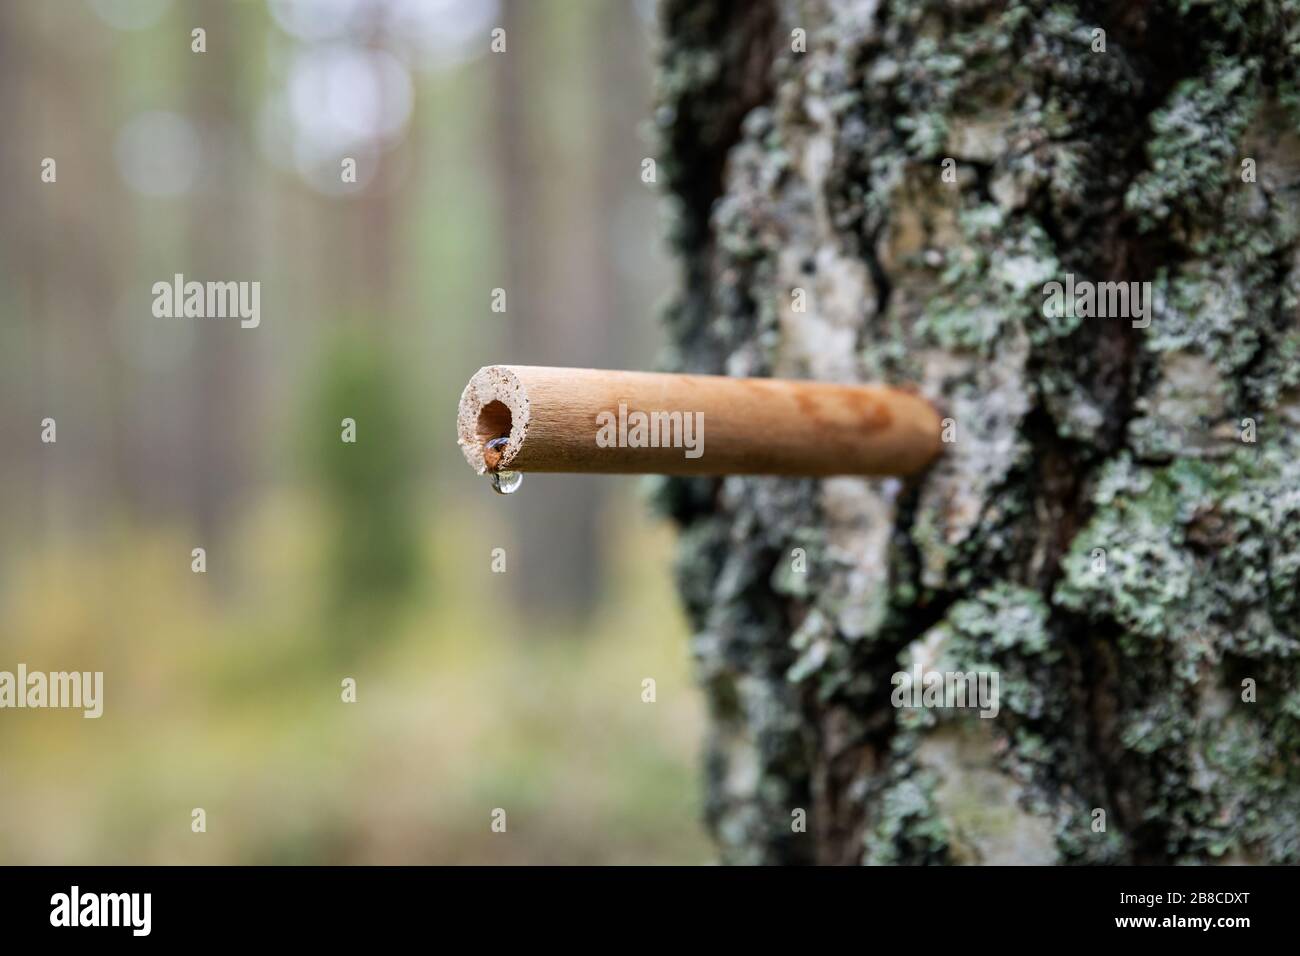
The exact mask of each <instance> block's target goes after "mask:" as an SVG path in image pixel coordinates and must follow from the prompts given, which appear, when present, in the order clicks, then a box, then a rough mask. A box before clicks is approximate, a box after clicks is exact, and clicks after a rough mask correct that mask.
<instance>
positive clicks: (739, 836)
mask: <svg viewBox="0 0 1300 956" xmlns="http://www.w3.org/2000/svg"><path fill="white" fill-rule="evenodd" d="M1298 8H1300V4H1297V3H1296V2H1294V0H1289V2H1276V0H1273V2H1265V3H1260V4H1255V5H1251V6H1250V7H1249V8H1243V7H1239V6H1238V5H1237V4H1234V3H1230V2H1227V0H1209V2H1205V3H1198V4H1187V3H1146V2H1131V0H1129V2H1123V3H1119V2H1116V3H1085V4H1075V3H1052V4H1047V3H982V2H978V0H975V2H965V3H960V4H952V3H949V2H933V3H896V2H894V3H891V2H877V0H834V2H832V0H806V2H798V0H762V2H755V3H748V4H730V3H723V2H701V0H669V2H666V3H664V4H663V5H662V8H661V18H662V22H663V27H664V33H665V38H664V46H663V49H662V52H661V63H660V78H659V84H660V89H659V97H660V103H659V107H658V112H657V114H656V115H657V117H658V122H659V125H660V132H661V135H662V150H661V154H660V162H661V171H662V175H663V176H664V179H666V181H667V187H668V192H669V194H670V196H671V198H672V205H673V207H674V225H673V242H674V245H675V249H676V252H677V254H678V257H679V262H680V265H681V271H682V287H681V290H680V292H679V295H678V297H677V299H676V301H675V302H674V303H673V305H672V306H671V308H670V309H669V311H668V315H667V321H668V325H669V330H670V334H671V337H672V341H673V351H672V352H671V353H670V358H669V364H671V365H673V366H675V367H678V368H682V369H689V370H693V371H707V372H727V373H731V374H737V375H780V376H795V377H810V378H817V379H828V380H843V381H874V380H887V381H893V382H915V383H918V385H919V387H920V388H921V389H922V390H923V391H924V393H925V394H926V395H928V396H929V397H931V398H932V399H933V400H935V401H936V403H938V404H939V405H940V407H941V408H942V409H943V410H944V414H945V415H947V416H950V417H951V418H952V419H953V421H954V422H955V429H956V442H955V443H954V444H952V445H950V446H948V452H947V454H946V455H945V457H944V458H943V460H942V461H941V462H940V463H939V464H938V465H937V466H936V467H935V468H934V469H933V470H932V471H931V472H930V473H929V474H928V475H926V476H925V477H924V478H922V479H920V480H918V481H915V482H910V483H903V482H898V481H892V480H883V481H866V480H857V479H836V480H829V481H822V482H814V481H790V480H776V479H766V478H758V479H743V480H741V479H732V480H727V481H722V482H719V481H712V480H674V481H672V482H669V483H667V484H665V486H664V488H663V492H662V495H661V498H662V505H663V507H664V508H665V509H666V510H668V511H669V512H670V513H672V514H673V515H674V516H675V517H676V519H677V520H678V521H679V522H680V523H681V524H682V526H683V533H682V542H681V545H680V556H679V575H680V587H681V590H682V593H683V595H684V598H685V601H686V604H687V606H688V609H689V613H690V615H691V619H692V624H693V628H694V630H695V633H696V636H695V638H694V651H695V655H696V657H697V660H698V666H699V670H700V675H701V679H702V681H703V683H704V685H705V686H706V688H707V694H708V699H709V702H710V706H711V711H712V729H711V737H710V744H709V757H708V781H707V786H708V794H707V814H708V817H709V821H710V824H711V826H712V828H713V830H714V832H715V835H716V837H717V839H718V841H719V843H720V845H721V847H722V850H723V854H724V858H726V859H728V860H731V861H737V862H813V861H816V862H871V863H877V862H878V863H954V862H985V863H993V862H1021V863H1030V862H1103V861H1105V862H1135V863H1164V862H1214V861H1220V862H1260V861H1288V862H1297V861H1300V758H1298V757H1297V753H1300V690H1298V689H1297V683H1296V677H1297V668H1296V661H1297V660H1300V656H1298V654H1300V642H1297V633H1300V623H1297V622H1298V620H1300V615H1298V614H1297V611H1298V610H1300V597H1298V596H1297V593H1298V592H1297V587H1296V585H1297V583H1300V582H1298V581H1297V573H1298V571H1300V492H1298V491H1297V489H1298V488H1300V460H1298V459H1297V455H1296V451H1297V448H1296V445H1297V439H1296V437H1295V435H1296V426H1297V424H1300V401H1298V396H1297V388H1296V386H1297V383H1298V381H1300V324H1298V323H1297V300H1298V292H1300V255H1298V249H1300V246H1298V245H1297V233H1298V232H1300V228H1298V227H1300V136H1298V135H1297V132H1298V130H1300V87H1298V86H1297V77H1296V67H1295V64H1296V62H1297V61H1296V59H1295V57H1296V55H1297V52H1300V27H1298V26H1297V23H1298ZM796 29H801V30H805V31H806V32H807V52H806V53H800V52H795V51H794V50H793V49H792V41H793V40H794V39H795V38H796V37H797V34H792V31H795V30H796ZM1098 31H1104V41H1102V42H1104V51H1103V50H1102V49H1101V48H1100V46H1101V43H1099V39H1100V38H1101V37H1102V36H1103V35H1102V34H1101V33H1100V32H1098ZM948 158H951V159H953V160H955V166H954V167H953V168H954V169H955V171H956V174H957V176H956V182H954V183H947V182H944V181H943V179H942V172H943V165H944V160H945V159H948ZM1247 159H1249V160H1251V161H1252V163H1251V164H1247V166H1250V165H1253V167H1254V169H1255V170H1256V175H1257V180H1256V181H1243V175H1242V174H1243V169H1244V168H1246V167H1243V161H1245V160H1247ZM1067 273H1073V274H1074V275H1075V276H1076V278H1077V279H1079V280H1084V279H1086V280H1091V281H1095V282H1104V281H1126V282H1127V281H1133V282H1139V281H1141V282H1148V281H1149V282H1150V283H1151V284H1152V290H1153V294H1154V303H1155V304H1154V308H1153V312H1152V314H1151V316H1150V325H1149V327H1147V328H1135V327H1134V326H1133V324H1132V322H1131V321H1130V320H1128V319H1125V318H1073V317H1070V318H1046V317H1044V312H1043V308H1042V307H1043V301H1044V299H1043V287H1044V284H1045V283H1047V282H1050V281H1061V282H1063V281H1064V280H1065V276H1066V274H1067ZM797 289H802V290H804V291H805V294H806V296H807V302H808V308H807V311H806V312H802V313H801V312H797V311H795V309H794V301H795V298H796V297H795V290H797ZM1244 420H1250V422H1249V423H1248V424H1246V425H1245V426H1243V421H1244ZM1252 427H1254V428H1256V429H1257V436H1254V437H1257V439H1258V440H1257V441H1254V442H1251V441H1249V438H1250V437H1252V436H1251V434H1250V429H1251V428H1252ZM1243 436H1244V437H1245V438H1246V439H1247V440H1243ZM797 549H803V552H806V554H807V570H806V572H802V573H801V572H800V570H799V564H798V555H799V553H800V552H799V551H798V550H797ZM913 663H919V664H921V665H922V666H923V667H924V668H925V669H927V670H940V671H981V670H993V671H996V672H998V674H999V675H1000V698H999V699H1000V712H999V713H998V714H997V716H996V717H995V718H992V719H980V718H979V717H978V716H976V715H975V713H974V712H973V711H965V712H962V713H961V714H956V713H954V712H951V711H949V712H944V713H939V712H936V711H933V710H913V711H909V710H900V709H895V708H894V707H893V706H892V705H891V692H892V690H893V686H892V684H891V677H892V675H893V674H894V673H895V672H897V671H899V670H908V669H910V668H911V666H912V664H913ZM1252 682H1253V683H1252ZM1251 687H1254V688H1255V694H1256V695H1257V698H1256V699H1254V701H1253V702H1252V701H1251V700H1250V699H1243V698H1250V697H1252V695H1251V694H1250V693H1249V688H1251ZM1243 688H1246V689H1245V690H1243ZM799 810H803V811H805V812H806V816H807V832H798V830H799V827H798V820H799V814H798V812H797V811H799ZM1098 811H1104V826H1105V829H1104V830H1101V829H1100V828H1099V826H1097V824H1099V823H1100V822H1101V821H1102V817H1101V816H1100V815H1099V813H1098Z"/></svg>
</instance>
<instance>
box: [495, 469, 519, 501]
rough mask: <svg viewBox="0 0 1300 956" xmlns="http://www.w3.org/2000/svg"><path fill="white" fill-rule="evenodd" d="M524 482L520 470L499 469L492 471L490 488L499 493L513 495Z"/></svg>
mask: <svg viewBox="0 0 1300 956" xmlns="http://www.w3.org/2000/svg"><path fill="white" fill-rule="evenodd" d="M523 483H524V473H523V472H522V471H507V470H505V469H502V470H501V471H494V472H492V490H493V491H495V492H496V493H497V494H499V495H513V494H514V493H515V492H516V491H518V490H519V486H520V485H522V484H523Z"/></svg>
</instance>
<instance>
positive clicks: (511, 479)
mask: <svg viewBox="0 0 1300 956" xmlns="http://www.w3.org/2000/svg"><path fill="white" fill-rule="evenodd" d="M508 444H510V436H509V435H502V436H501V437H500V438H493V439H492V440H491V441H489V442H486V443H485V444H484V445H483V450H484V452H485V454H484V461H485V462H488V461H491V462H498V461H500V460H501V455H502V454H503V453H504V452H505V447H506V445H508ZM486 452H495V453H496V454H494V455H492V456H490V457H489V456H488V455H487V454H486ZM489 476H490V477H491V479H492V490H493V491H495V492H496V493H497V494H499V495H512V494H514V493H515V492H516V491H518V490H519V486H520V485H522V484H523V483H524V473H523V472H522V471H510V470H509V469H502V470H500V471H490V472H489Z"/></svg>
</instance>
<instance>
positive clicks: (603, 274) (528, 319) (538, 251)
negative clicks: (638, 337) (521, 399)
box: [483, 2, 635, 616]
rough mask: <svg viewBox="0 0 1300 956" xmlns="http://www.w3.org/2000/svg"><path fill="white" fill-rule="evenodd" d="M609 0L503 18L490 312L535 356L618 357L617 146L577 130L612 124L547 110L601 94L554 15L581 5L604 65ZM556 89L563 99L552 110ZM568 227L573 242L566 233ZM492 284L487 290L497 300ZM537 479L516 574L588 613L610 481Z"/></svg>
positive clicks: (549, 602)
mask: <svg viewBox="0 0 1300 956" xmlns="http://www.w3.org/2000/svg"><path fill="white" fill-rule="evenodd" d="M607 6H608V5H607V4H599V5H592V4H587V5H584V7H583V15H582V16H580V17H573V14H572V13H571V12H569V11H564V10H562V8H547V7H542V6H535V5H532V4H527V3H517V2H515V3H506V4H504V5H503V8H502V17H501V26H502V27H503V28H504V29H505V31H506V36H507V38H508V39H507V42H508V44H510V45H509V46H508V50H509V53H508V55H506V56H500V57H497V59H498V60H499V61H500V62H499V64H498V65H497V66H496V70H495V72H496V77H497V80H496V82H497V90H496V103H497V108H496V110H495V117H496V126H495V134H496V135H495V144H494V145H495V148H496V151H497V157H496V159H497V179H498V181H499V182H500V183H501V192H502V194H501V196H500V207H499V208H500V216H501V218H500V224H499V229H500V234H501V246H502V248H503V250H504V253H505V255H504V258H505V262H504V270H503V273H502V278H501V282H500V287H501V288H504V289H505V290H506V309H507V310H506V312H505V313H504V314H500V313H488V315H489V318H490V319H491V320H494V321H498V322H500V323H502V324H503V325H504V326H505V327H506V329H507V331H506V335H505V351H504V353H503V355H504V358H503V361H516V360H518V359H519V357H521V356H527V361H528V363H529V364H533V365H560V366H584V365H597V366H599V365H604V364H608V357H609V347H608V323H610V322H611V321H612V320H613V319H614V306H613V295H612V291H611V288H610V283H609V277H610V276H611V274H612V270H613V266H612V264H611V263H610V261H609V253H608V251H607V250H608V248H609V245H610V244H609V242H608V241H606V239H605V237H603V236H602V235H601V234H600V224H601V221H600V217H601V216H602V215H608V209H607V208H605V207H603V206H602V205H601V202H600V200H601V192H600V182H599V180H600V173H601V171H602V169H603V168H604V163H603V160H604V158H605V157H604V156H603V155H601V154H600V153H599V152H598V149H597V147H596V146H595V144H594V143H593V144H592V146H591V148H587V149H584V148H583V146H584V145H585V144H583V143H581V142H577V143H572V142H570V141H571V140H574V139H575V138H581V137H583V136H593V135H599V133H600V132H602V130H600V129H599V124H576V123H575V124H573V125H572V126H570V125H568V124H554V123H550V122H543V121H541V120H540V119H539V117H541V116H550V115H559V114H560V113H561V111H563V110H565V109H567V110H574V109H575V106H574V104H573V100H574V99H575V98H580V97H582V96H583V95H584V94H586V95H589V92H590V90H591V89H592V88H593V86H594V85H595V84H594V83H592V81H591V79H590V77H587V76H583V75H581V74H579V75H578V76H576V77H575V76H573V75H570V71H571V70H573V69H574V66H571V65H569V64H567V63H563V62H558V58H557V57H554V56H547V44H546V43H545V41H544V39H543V38H544V37H545V35H546V32H547V31H548V29H554V27H553V26H552V25H551V23H552V21H553V20H554V19H555V18H556V17H557V16H562V15H566V14H567V15H568V16H569V17H573V19H572V21H571V22H570V24H569V25H572V26H574V27H575V28H576V29H581V30H583V31H585V32H586V33H588V34H589V38H588V41H587V42H586V43H583V44H575V45H577V46H580V48H582V49H584V50H589V51H592V53H593V55H592V57H591V58H590V59H588V58H579V60H578V63H577V64H576V66H577V68H578V69H579V70H581V71H582V72H586V71H591V72H595V70H596V69H597V67H598V64H599V62H600V59H601V58H602V57H601V51H602V50H603V49H604V44H603V42H602V39H603V38H602V36H601V34H602V33H608V29H607V26H606V25H607V24H609V23H611V22H612V18H611V17H610V16H609V15H607V14H608V11H602V8H604V7H607ZM544 98H555V99H556V100H557V101H558V102H559V103H560V104H561V106H560V107H559V109H553V110H548V109H547V108H546V103H545V102H543V99H544ZM587 115H589V116H590V115H592V113H591V112H587ZM593 125H595V126H596V127H597V128H596V130H595V132H594V133H593V131H592V128H591V127H592V126H593ZM593 154H594V156H593ZM593 158H594V159H595V160H596V162H595V163H594V164H592V163H591V160H592V159H593ZM577 164H582V165H577ZM588 164H590V166H589V165H588ZM591 167H594V168H591ZM634 175H635V171H634V170H633V169H629V170H628V177H629V178H628V179H627V180H626V182H629V183H634V182H635V180H634V179H632V178H631V177H632V176H634ZM593 186H594V188H593ZM593 192H594V193H595V195H593ZM558 235H563V236H564V241H563V242H559V241H556V239H555V237H556V236H558ZM490 292H491V290H490V289H484V290H483V302H484V308H485V310H486V308H487V303H488V301H489V298H488V296H489V293H490ZM529 485H530V488H529V491H530V492H531V493H532V494H534V495H536V496H537V498H536V503H535V504H534V506H533V507H531V508H530V509H529V511H528V513H527V515H526V516H524V518H523V520H522V521H521V523H520V525H519V541H518V549H519V556H518V559H517V560H515V561H514V562H513V565H512V566H513V567H515V568H517V569H520V570H518V571H517V572H516V573H513V574H512V575H511V576H510V577H511V584H512V586H513V587H514V588H515V589H516V596H517V597H518V599H519V600H520V602H521V604H522V605H523V606H524V607H527V608H530V609H531V610H532V611H533V612H556V611H560V612H575V611H576V612H577V615H578V616H582V615H583V614H585V613H586V612H588V611H589V610H590V609H591V606H592V603H593V598H594V595H596V594H599V593H600V579H601V577H602V573H603V568H604V560H603V559H602V556H601V554H600V547H599V543H598V542H599V535H598V534H597V527H598V522H599V520H600V517H601V507H602V504H603V502H604V501H605V498H606V495H605V492H604V490H603V483H602V482H601V481H600V479H599V478H596V477H594V476H569V477H568V478H566V479H565V480H563V481H559V480H551V479H550V478H549V476H541V475H539V476H536V477H535V478H534V479H533V480H532V481H530V482H529Z"/></svg>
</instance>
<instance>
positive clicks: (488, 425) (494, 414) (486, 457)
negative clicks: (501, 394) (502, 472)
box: [475, 402, 513, 471]
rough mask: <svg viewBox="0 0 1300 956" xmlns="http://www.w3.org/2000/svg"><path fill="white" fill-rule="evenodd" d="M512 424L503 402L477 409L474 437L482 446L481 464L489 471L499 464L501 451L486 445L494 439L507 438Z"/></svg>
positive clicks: (507, 409) (492, 403) (508, 411)
mask: <svg viewBox="0 0 1300 956" xmlns="http://www.w3.org/2000/svg"><path fill="white" fill-rule="evenodd" d="M512 424H513V420H512V418H511V415H510V409H509V408H508V407H506V404H505V403H504V402H488V403H487V404H486V405H484V406H483V407H482V408H481V409H479V413H478V424H477V426H476V428H475V437H476V438H478V440H479V443H480V444H482V446H483V464H485V465H486V466H487V468H488V470H489V471H493V470H495V469H496V467H497V466H498V465H500V464H501V453H502V451H503V449H500V448H488V447H487V443H488V442H490V441H491V440H492V439H494V438H504V437H507V436H509V434H510V428H511V425H512Z"/></svg>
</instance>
